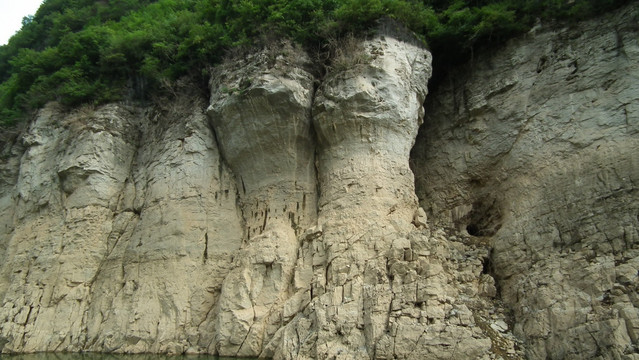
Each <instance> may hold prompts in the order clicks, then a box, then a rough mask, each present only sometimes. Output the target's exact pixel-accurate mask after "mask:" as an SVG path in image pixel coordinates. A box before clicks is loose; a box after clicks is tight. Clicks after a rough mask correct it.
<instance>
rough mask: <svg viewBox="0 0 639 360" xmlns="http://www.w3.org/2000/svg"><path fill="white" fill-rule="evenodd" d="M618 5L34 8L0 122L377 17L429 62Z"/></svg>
mask: <svg viewBox="0 0 639 360" xmlns="http://www.w3.org/2000/svg"><path fill="white" fill-rule="evenodd" d="M625 2H627V0H572V1H566V0H423V1H418V0H157V1H151V0H111V1H109V2H101V1H97V2H96V1H94V0H45V1H44V3H43V4H42V5H41V7H40V9H39V10H38V11H37V13H36V14H35V16H32V17H26V18H25V19H24V20H23V26H22V29H21V30H20V32H18V33H17V34H16V35H15V36H14V37H13V38H11V40H10V41H9V44H8V45H4V46H0V124H9V123H11V122H14V121H16V120H19V119H20V118H23V117H24V116H25V114H27V113H29V112H30V111H32V110H34V109H37V108H38V107H40V106H42V105H43V104H44V103H45V102H47V101H50V100H57V101H59V102H61V103H62V104H66V105H70V106H75V105H78V104H81V103H101V102H106V101H114V100H120V99H123V98H126V97H129V98H130V97H133V98H144V97H145V96H146V95H147V94H148V93H149V92H153V91H157V89H158V88H159V87H160V85H161V84H163V83H167V82H170V81H171V80H173V79H176V78H178V77H180V76H184V75H191V76H193V77H198V76H202V75H206V74H203V71H202V69H206V68H207V66H209V65H211V64H213V63H215V62H217V61H219V60H220V58H221V57H222V55H223V54H224V52H225V51H227V50H228V49H230V48H233V47H237V46H244V45H251V44H255V43H257V42H260V41H263V40H264V39H265V38H272V37H290V38H292V39H294V40H295V41H297V42H299V43H302V44H304V45H306V46H308V47H310V48H313V49H322V47H323V46H325V45H326V44H327V43H328V42H329V40H330V39H332V38H335V37H340V36H342V35H343V34H346V33H350V32H362V31H366V29H368V28H369V27H370V26H371V25H372V24H373V23H374V22H375V21H376V20H377V19H379V18H380V17H383V16H389V17H392V18H395V19H397V20H399V21H400V22H403V23H404V24H405V25H406V26H407V27H408V28H409V29H411V30H413V31H414V32H415V33H416V34H417V36H419V37H421V38H422V39H423V40H425V41H426V42H428V44H429V45H430V47H431V50H432V51H433V53H434V57H435V59H436V60H438V59H439V61H440V62H441V63H445V62H449V61H461V60H463V59H465V58H466V56H467V54H469V53H470V51H471V50H472V49H473V48H474V47H475V46H477V45H478V44H483V43H487V42H493V43H494V42H499V41H502V40H503V39H505V38H507V37H509V36H512V35H513V34H516V33H518V32H521V31H523V30H525V29H526V28H527V27H528V26H530V25H531V24H532V23H533V22H534V21H535V20H536V19H537V18H539V17H544V18H548V17H552V18H562V19H581V18H584V17H587V16H590V15H592V14H596V13H600V12H602V11H606V10H609V9H611V8H614V7H616V6H619V5H620V4H622V3H625Z"/></svg>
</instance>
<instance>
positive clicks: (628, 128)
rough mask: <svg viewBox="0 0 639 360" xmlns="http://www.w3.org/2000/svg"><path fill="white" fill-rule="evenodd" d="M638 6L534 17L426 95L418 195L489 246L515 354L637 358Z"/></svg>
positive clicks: (451, 224)
mask: <svg viewBox="0 0 639 360" xmlns="http://www.w3.org/2000/svg"><path fill="white" fill-rule="evenodd" d="M638 10H639V9H638V8H637V4H636V3H634V4H632V5H630V6H628V7H626V8H623V9H621V10H619V11H617V12H615V13H611V14H607V15H604V16H602V17H601V18H598V19H594V20H590V21H587V22H583V23H580V24H576V25H573V26H571V27H566V28H555V27H550V26H547V27H544V26H541V25H540V26H538V27H536V28H535V29H534V30H533V31H531V32H530V33H529V34H527V35H526V36H524V37H523V38H520V39H517V40H514V41H512V42H511V43H509V44H507V46H505V47H504V48H503V49H501V50H499V51H496V52H492V53H485V54H482V55H477V56H476V57H475V59H474V61H473V62H472V63H471V64H470V65H469V66H468V67H467V68H466V69H462V70H460V71H456V73H454V74H451V75H450V76H448V77H447V78H446V79H444V80H443V81H442V82H441V86H440V88H439V89H438V90H437V93H436V95H435V96H431V97H429V98H428V99H427V101H426V106H425V107H426V113H427V116H426V119H425V122H426V124H425V126H424V127H423V129H422V130H423V131H422V133H421V134H420V136H419V138H418V142H417V143H418V145H417V146H416V147H415V149H414V151H413V154H412V155H413V157H412V165H413V169H414V171H415V173H416V179H417V189H418V195H419V196H420V199H421V204H422V205H423V207H424V208H425V209H427V212H428V213H429V215H430V219H431V220H432V221H433V222H434V223H435V224H438V226H440V227H444V228H449V229H451V231H453V232H457V233H470V234H472V235H474V237H475V238H477V239H482V240H483V241H486V242H487V243H490V244H491V247H492V255H491V258H490V264H491V269H490V273H491V274H493V275H494V276H495V277H496V279H497V288H498V289H499V290H500V291H499V298H500V299H501V300H502V301H503V302H504V303H505V305H506V306H507V307H508V308H510V309H511V310H510V311H511V312H512V317H511V318H510V323H509V326H510V327H512V328H513V331H514V334H515V335H517V336H518V337H520V338H521V339H522V340H524V342H525V343H526V356H527V358H529V359H585V358H597V359H634V358H637V357H638V356H639V355H638V353H637V346H638V345H639V343H637V341H638V337H637V334H638V332H637V329H638V324H639V321H638V317H637V314H638V312H637V311H638V306H639V303H638V302H637V292H636V291H637V285H638V284H639V278H638V277H637V274H638V271H639V266H638V265H639V263H638V262H637V260H638V259H639V258H638V257H637V256H638V255H639V253H638V252H637V251H638V249H639V247H638V244H639V218H638V217H637V214H639V191H638V187H637V184H638V180H639V162H638V160H639V158H638V157H637V151H638V150H639V142H638V141H637V139H638V137H637V132H638V131H639V127H638V124H639V122H638V120H637V119H639V114H638V113H637V109H639V107H638V106H639V96H638V94H639V88H638V84H639V82H637V79H638V78H639V63H638V61H637V59H639V57H638V55H639V42H638V41H637V39H638V32H637V26H636V24H637V12H638Z"/></svg>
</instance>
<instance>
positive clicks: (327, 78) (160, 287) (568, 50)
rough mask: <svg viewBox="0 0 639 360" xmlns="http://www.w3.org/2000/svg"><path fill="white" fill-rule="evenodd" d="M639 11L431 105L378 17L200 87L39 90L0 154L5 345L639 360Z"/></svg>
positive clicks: (438, 95) (595, 23) (491, 64)
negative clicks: (128, 101)
mask: <svg viewBox="0 0 639 360" xmlns="http://www.w3.org/2000/svg"><path fill="white" fill-rule="evenodd" d="M637 10H638V8H637V5H636V4H631V5H629V6H627V7H626V8H624V9H621V10H619V11H618V12H617V13H614V14H610V15H606V16H603V17H601V18H599V19H596V20H591V21H587V22H583V23H581V24H577V25H574V26H573V27H571V28H554V27H551V26H549V27H547V28H546V27H544V26H538V27H536V28H535V31H534V32H531V33H529V34H527V35H526V36H524V37H522V38H520V39H516V40H514V41H512V42H511V43H509V44H507V45H506V46H505V47H504V48H502V49H500V50H495V51H493V52H492V53H487V52H485V53H483V54H476V55H475V57H474V58H473V61H472V62H471V63H470V64H468V65H467V66H465V67H461V68H458V69H456V71H454V72H451V74H450V75H448V76H447V77H445V78H444V79H443V80H441V81H439V85H438V86H437V87H436V88H435V89H434V90H432V89H431V94H429V95H428V96H427V93H428V91H427V84H428V79H429V77H430V76H431V54H430V53H429V52H428V51H427V50H426V49H424V48H423V46H421V44H420V43H419V42H417V41H415V40H414V39H413V37H412V36H411V35H410V34H408V33H407V32H405V31H404V30H403V29H402V28H401V27H398V26H397V25H396V24H394V23H392V22H390V21H384V22H381V23H380V27H379V28H378V31H377V33H376V34H375V35H371V36H370V37H369V38H367V39H347V40H345V41H344V42H343V43H342V44H341V45H340V46H341V47H339V48H338V49H336V51H335V54H337V56H336V57H334V58H333V59H331V62H330V63H328V64H318V63H316V62H314V61H313V60H312V59H311V58H310V57H309V55H308V54H307V53H306V52H305V51H304V50H302V49H300V48H298V47H296V46H294V45H291V44H290V43H287V42H281V43H276V44H272V46H271V47H270V48H269V49H261V50H256V51H255V52H253V53H250V54H245V55H238V56H235V57H232V58H230V59H228V61H227V62H225V63H224V64H222V65H219V66H217V67H215V68H213V69H212V74H213V76H212V78H211V81H210V90H211V92H210V96H208V97H207V96H203V95H202V94H197V93H192V91H189V87H188V86H184V87H183V88H180V89H177V90H176V91H175V94H179V95H176V96H175V98H174V99H172V100H170V101H169V100H166V101H157V102H156V103H157V104H156V105H154V106H148V107H144V106H130V105H123V104H109V105H105V106H102V107H98V108H89V107H86V108H82V109H76V110H75V111H73V112H66V111H64V110H62V109H61V108H59V107H58V106H56V105H55V104H50V105H48V106H47V107H45V108H44V109H42V110H40V111H39V113H38V115H37V117H36V118H34V120H33V121H32V122H31V123H30V124H29V126H28V128H27V129H26V130H25V131H24V133H23V134H22V135H21V137H19V138H18V139H17V140H16V141H13V142H11V143H5V144H3V148H2V156H3V163H2V164H0V261H1V262H0V299H1V301H0V352H2V353H15V352H38V351H66V352H69V351H98V352H119V353H171V354H178V353H189V354H197V353H207V354H218V355H223V356H251V357H262V358H275V359H329V358H335V359H368V358H376V359H395V358H404V359H450V358H464V359H499V358H501V359H520V358H530V359H543V358H550V359H564V358H566V359H577V358H600V359H636V358H639V355H638V350H637V348H638V347H637V346H638V345H639V344H638V341H639V313H638V306H639V299H638V298H637V295H636V292H637V286H638V285H639V278H638V271H639V260H638V259H639V250H638V249H639V247H638V244H639V233H638V229H639V215H638V214H639V196H638V194H639V193H638V190H637V185H636V184H637V183H639V170H638V169H639V167H638V166H637V165H639V164H638V158H637V156H636V155H635V154H636V153H637V150H638V149H639V140H637V139H638V137H637V133H638V132H639V126H638V122H637V118H638V116H637V109H639V95H638V94H639V88H638V87H639V85H637V81H636V79H637V78H638V77H639V65H638V63H637V60H636V59H638V58H639V43H638V41H637V39H638V38H639V37H638V36H637V32H638V30H637V27H636V26H635V24H636V15H635V14H636V13H637ZM322 66H326V67H325V68H324V70H322V71H320V70H318V69H322ZM424 102H425V103H426V106H425V111H424V108H423V107H422V105H423V104H424ZM422 121H423V122H424V124H423V125H421V124H422ZM420 125H421V128H420ZM418 129H420V130H419V131H420V135H419V136H418V135H417V133H418ZM416 136H417V140H416ZM411 149H412V150H411ZM413 172H414V173H415V175H413Z"/></svg>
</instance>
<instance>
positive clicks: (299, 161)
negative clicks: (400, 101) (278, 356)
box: [209, 44, 317, 356]
mask: <svg viewBox="0 0 639 360" xmlns="http://www.w3.org/2000/svg"><path fill="white" fill-rule="evenodd" d="M309 63H310V61H309V59H308V58H307V56H306V55H305V54H304V53H303V52H301V51H299V50H297V49H294V48H293V47H292V46H290V45H288V44H283V45H282V46H280V47H276V48H275V49H272V50H268V51H267V50H265V51H262V52H258V53H257V54H255V55H251V56H249V57H247V58H246V59H244V60H242V61H240V62H233V63H229V64H227V65H224V66H221V67H219V68H218V69H216V70H217V73H216V75H215V76H214V77H213V79H212V82H211V93H212V95H211V106H210V107H209V117H210V119H211V123H212V125H213V127H214V129H215V132H216V135H217V138H218V141H219V144H220V147H221V150H222V153H223V156H224V158H225V160H226V161H227V162H228V164H229V166H230V168H231V169H232V171H233V172H234V174H235V176H236V180H237V183H238V190H239V193H240V197H239V201H240V209H241V211H242V214H243V218H244V221H245V231H246V233H245V239H246V242H245V243H244V244H243V246H242V248H241V249H240V251H239V253H238V254H237V256H236V257H235V262H234V270H232V271H231V273H230V274H229V276H228V277H227V278H226V280H225V282H224V285H223V287H222V294H221V299H220V302H219V315H218V327H217V331H218V333H217V337H216V344H215V347H216V351H217V352H218V353H219V354H220V355H224V356H255V355H258V354H260V352H261V349H262V347H263V344H264V343H265V342H266V341H268V339H269V338H270V337H272V335H273V334H274V333H275V331H276V330H277V329H278V327H279V326H280V323H281V305H282V304H283V303H284V301H285V300H286V299H287V298H288V297H290V296H291V295H292V294H293V292H294V291H295V289H293V288H292V287H291V286H290V284H291V282H292V277H293V272H294V267H295V261H296V259H297V252H298V247H299V245H298V240H297V236H298V234H299V232H300V231H302V230H304V229H305V228H307V227H309V226H310V225H311V224H312V223H314V222H315V220H316V206H317V200H316V177H315V164H314V149H315V146H314V139H313V135H312V131H311V119H310V109H311V102H312V96H313V81H314V77H313V76H312V75H311V73H310V72H309V71H307V70H305V67H307V65H308V64H309Z"/></svg>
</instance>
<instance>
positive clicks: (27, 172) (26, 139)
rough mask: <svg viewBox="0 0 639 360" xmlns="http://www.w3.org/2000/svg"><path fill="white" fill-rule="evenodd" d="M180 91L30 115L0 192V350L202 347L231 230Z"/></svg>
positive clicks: (225, 174) (207, 140)
mask: <svg viewBox="0 0 639 360" xmlns="http://www.w3.org/2000/svg"><path fill="white" fill-rule="evenodd" d="M182 101H185V102H186V103H182V104H181V103H180V101H176V102H175V103H173V104H172V108H167V109H154V110H153V112H151V111H150V110H151V109H149V112H148V113H147V114H144V113H143V112H142V110H140V109H135V108H127V107H123V106H119V105H106V106H103V107H100V108H97V109H92V108H82V109H79V110H77V111H75V112H73V113H70V114H69V113H64V112H62V111H61V110H60V109H58V108H56V107H55V105H50V106H48V107H46V108H44V109H43V110H41V111H40V112H39V114H38V116H37V118H36V120H35V121H34V122H33V123H32V124H31V126H30V127H29V129H28V130H27V132H26V133H25V135H24V136H23V140H22V141H23V143H24V147H25V151H24V155H22V157H21V161H20V168H19V176H18V177H17V180H16V181H15V182H14V183H13V184H10V185H12V187H10V188H3V194H10V196H11V198H12V200H13V203H14V206H13V210H11V211H12V213H14V214H15V215H13V219H12V223H11V224H10V226H11V227H12V230H13V231H11V232H10V234H9V236H8V237H7V238H6V239H7V240H6V241H7V245H6V251H5V252H4V253H3V256H4V257H5V259H6V261H5V262H4V263H3V264H2V267H1V271H2V277H1V279H2V281H1V282H0V284H1V287H0V289H2V293H1V294H2V299H3V300H2V307H1V308H0V318H2V319H3V320H2V322H1V325H0V338H1V339H2V341H0V342H2V351H3V352H35V351H80V350H92V351H115V352H165V353H183V352H186V351H191V352H205V351H206V349H207V347H208V345H209V344H210V343H211V342H212V339H213V335H214V330H213V326H214V315H213V314H212V312H211V309H212V308H213V307H214V305H215V304H216V300H217V296H218V294H219V291H220V288H221V285H222V279H223V278H224V277H225V275H226V273H227V272H228V269H229V267H230V262H231V259H230V258H231V257H232V255H233V253H234V252H235V251H236V250H237V249H238V248H239V244H240V241H241V227H240V219H239V217H238V214H237V210H236V207H235V201H236V200H235V198H236V195H235V194H236V189H235V187H234V186H235V184H234V181H233V179H232V177H231V175H230V172H229V171H228V170H227V169H226V168H225V166H224V165H223V164H222V163H221V162H220V158H219V155H218V151H217V145H216V144H215V140H214V137H213V136H212V134H211V130H210V129H209V127H208V125H207V119H206V116H205V115H204V114H203V112H202V111H203V108H204V106H203V103H202V102H199V100H197V99H196V98H193V99H188V100H185V99H182ZM198 109H199V110H198ZM142 134H145V135H144V136H142ZM202 209H205V211H202ZM3 216H5V214H3ZM3 241H5V240H4V239H3Z"/></svg>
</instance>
